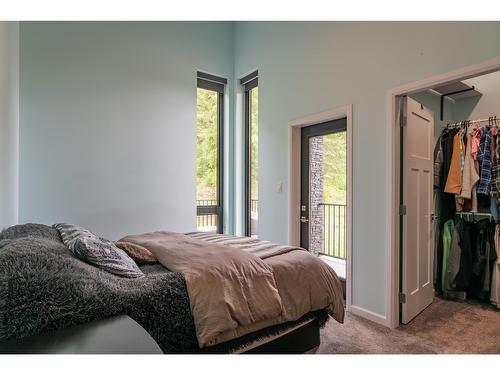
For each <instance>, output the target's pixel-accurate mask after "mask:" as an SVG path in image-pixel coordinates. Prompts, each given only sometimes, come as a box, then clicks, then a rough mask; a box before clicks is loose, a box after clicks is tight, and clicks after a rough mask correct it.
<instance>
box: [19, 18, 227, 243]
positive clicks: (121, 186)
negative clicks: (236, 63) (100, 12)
mask: <svg viewBox="0 0 500 375" xmlns="http://www.w3.org/2000/svg"><path fill="white" fill-rule="evenodd" d="M20 49H21V52H20V68H21V79H20V106H21V110H20V221H21V222H28V221H34V222H42V223H54V222H57V221H68V222H74V223H78V224H81V225H84V226H86V227H88V228H90V229H92V230H95V231H96V232H97V233H99V234H101V235H104V236H107V237H109V238H111V239H116V238H119V237H120V236H122V235H124V234H128V233H137V232H143V231H151V230H157V229H168V230H172V231H181V232H182V231H189V230H194V229H195V227H196V221H195V218H196V203H195V199H196V196H195V186H196V184H195V181H196V176H195V173H196V71H197V70H203V71H206V72H210V73H212V74H217V75H220V76H223V77H227V78H229V82H230V83H231V84H230V85H229V91H228V95H227V98H226V101H227V103H226V104H227V105H226V110H227V118H228V119H229V118H230V116H232V114H231V111H230V110H231V109H232V108H233V102H232V99H231V98H232V97H233V95H232V73H233V59H232V56H233V51H232V24H230V23H210V22H205V23H203V22H200V23H196V22H192V23H181V22H165V23H140V22H135V23H127V22H104V23H97V22H94V23H85V22H82V23H65V22H61V23H46V22H42V23H32V22H27V23H26V22H23V23H21V28H20ZM226 130H229V122H228V123H227V124H226ZM231 130H232V128H231ZM232 138H233V135H232V132H231V133H229V134H227V140H229V139H232ZM227 146H228V147H227V148H226V150H227V151H226V157H227V158H228V159H229V160H228V165H229V166H230V165H231V164H230V163H231V162H232V158H230V157H229V153H230V152H232V149H231V147H229V142H227ZM226 188H227V189H229V190H230V191H229V192H228V194H227V201H228V202H232V201H233V199H232V196H231V188H232V183H231V184H227V185H226ZM227 189H226V192H227ZM226 208H227V212H231V211H232V210H231V207H230V206H229V205H226ZM231 219H232V218H230V220H227V223H228V225H229V227H228V228H227V230H229V231H230V230H231V227H230V223H231V222H232V220H231Z"/></svg>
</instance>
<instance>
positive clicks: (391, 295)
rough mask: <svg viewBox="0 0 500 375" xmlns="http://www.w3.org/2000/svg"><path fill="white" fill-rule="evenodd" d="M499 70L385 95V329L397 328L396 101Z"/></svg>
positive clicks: (490, 65) (469, 72) (483, 66)
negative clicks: (386, 175) (387, 177)
mask: <svg viewBox="0 0 500 375" xmlns="http://www.w3.org/2000/svg"><path fill="white" fill-rule="evenodd" d="M498 70H500V58H495V59H492V60H488V61H486V62H483V63H480V64H475V65H471V66H468V67H464V68H460V69H456V70H452V71H450V72H448V73H444V74H440V75H436V76H433V77H430V78H426V79H423V80H420V81H416V82H412V83H409V84H406V85H402V86H399V87H395V88H393V89H390V90H389V91H388V92H387V98H386V99H387V102H386V104H387V107H386V110H387V134H388V137H389V139H388V141H389V147H387V155H386V157H387V167H388V170H389V185H388V189H387V202H388V207H387V214H388V218H387V219H388V223H389V225H388V226H387V241H388V244H389V249H388V252H387V260H386V267H387V286H386V287H387V298H386V312H387V313H386V315H387V322H386V325H387V326H389V327H391V328H396V327H397V326H398V325H399V302H398V294H399V276H400V275H399V212H398V205H399V126H398V124H397V113H396V111H397V103H396V100H397V97H398V96H401V95H408V94H412V93H415V92H418V91H423V90H427V89H430V88H432V87H436V86H440V85H444V84H447V83H451V82H455V81H461V80H464V79H468V78H472V77H476V76H479V75H484V74H488V73H492V72H495V71H498Z"/></svg>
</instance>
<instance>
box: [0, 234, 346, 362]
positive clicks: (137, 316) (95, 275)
mask: <svg viewBox="0 0 500 375" xmlns="http://www.w3.org/2000/svg"><path fill="white" fill-rule="evenodd" d="M154 233H156V234H146V237H148V236H153V237H154V236H158V233H161V232H154ZM164 233H168V232H164ZM144 235H145V234H141V235H136V236H135V237H134V236H127V237H126V238H125V239H127V240H135V241H136V242H138V243H142V244H144V242H142V240H143V239H144ZM170 238H171V239H173V240H175V241H178V239H179V238H181V239H182V240H183V241H187V242H186V243H189V244H192V243H194V244H195V245H197V246H198V249H212V250H213V249H217V250H218V251H219V250H221V249H222V250H223V251H229V250H230V249H232V251H231V252H230V253H229V252H228V253H227V254H234V253H238V252H244V253H246V254H249V255H248V256H247V255H245V256H244V257H248V258H249V259H250V260H251V262H253V263H252V264H261V263H265V266H266V267H268V268H270V269H272V278H273V280H275V282H276V286H275V289H276V291H277V294H278V296H279V297H278V298H279V299H281V301H280V302H279V304H278V305H279V306H280V311H279V314H278V315H276V314H275V315H276V316H274V315H268V316H267V317H268V318H269V317H271V318H270V319H264V321H262V320H259V319H260V318H259V316H258V314H259V313H260V312H261V310H263V311H266V310H269V311H272V310H273V309H271V308H267V306H268V305H269V306H270V305H271V304H272V303H273V304H275V301H272V303H268V304H266V305H263V304H261V305H257V307H258V309H257V310H258V311H257V315H256V317H257V318H256V319H257V321H249V322H250V323H252V324H245V323H248V322H246V318H247V317H246V316H244V315H241V311H240V312H238V311H232V310H231V311H230V313H231V316H233V315H234V317H235V321H236V323H237V325H238V327H233V328H234V329H230V330H228V331H227V332H218V331H217V335H215V336H213V337H210V338H209V337H208V336H206V335H205V336H204V335H201V334H200V332H201V328H200V327H203V326H201V325H200V321H201V320H200V316H201V317H203V318H204V319H205V318H206V319H208V320H207V321H206V322H205V323H206V326H208V327H209V328H210V327H211V325H212V324H215V325H217V324H219V322H221V321H222V319H220V318H218V317H217V314H218V311H216V310H213V313H212V310H210V308H209V307H207V308H204V305H203V303H205V302H204V300H203V297H204V296H203V294H205V291H204V290H203V289H201V294H202V296H201V297H200V298H198V300H199V301H201V303H198V305H196V303H195V301H196V300H197V297H194V295H193V289H192V285H196V283H194V284H193V281H192V278H191V276H192V275H190V274H189V272H187V273H186V272H185V270H184V269H182V268H181V269H182V271H183V272H175V271H174V270H172V268H175V267H176V265H175V262H174V263H173V266H171V267H166V266H165V265H164V264H163V263H158V264H152V265H145V266H140V269H141V270H142V272H143V273H144V275H145V277H142V278H137V279H127V278H122V277H118V276H116V275H113V274H110V273H109V272H106V271H103V270H101V269H99V268H98V267H95V266H92V265H90V264H87V263H85V262H83V261H81V260H80V259H78V258H76V257H75V256H74V255H73V254H72V253H71V252H69V251H68V248H67V247H66V246H65V245H64V243H63V242H62V241H61V238H60V236H59V233H58V231H57V230H56V229H54V228H52V227H49V226H45V225H41V224H25V225H19V226H15V227H11V228H8V229H7V230H5V231H3V232H2V234H0V340H3V341H5V340H9V339H13V338H20V337H25V336H30V335H34V334H38V333H42V332H46V331H51V330H57V329H59V328H64V327H69V326H72V325H76V324H80V323H86V322H91V321H96V320H99V319H103V318H106V317H111V316H117V315H129V316H130V317H131V318H133V319H134V320H135V321H136V322H138V323H139V324H140V325H141V326H142V327H144V328H145V329H146V330H147V331H148V332H149V333H150V334H151V336H152V337H153V338H154V339H155V341H156V342H157V343H158V344H159V345H160V347H161V349H162V350H163V352H165V353H244V352H245V353H253V352H256V353H257V352H264V353H299V352H305V351H307V350H309V349H311V348H312V347H314V346H317V345H318V344H319V327H320V326H321V325H322V324H324V323H325V322H326V321H327V319H328V316H329V315H330V316H333V317H334V318H335V319H336V320H338V321H340V322H342V320H343V316H344V306H343V302H342V297H341V296H342V288H341V286H340V282H339V281H338V278H337V277H336V276H335V274H334V272H333V270H331V271H330V270H329V269H327V268H324V267H323V266H321V265H320V264H323V262H321V261H320V260H319V259H317V258H316V257H314V256H313V255H311V254H309V253H308V252H306V251H305V250H303V249H300V248H291V247H287V246H282V245H277V244H272V243H270V242H266V241H258V240H253V239H248V238H242V237H235V236H223V235H206V234H202V233H188V234H185V235H181V234H173V236H172V235H171V236H170ZM161 239H162V241H163V239H164V237H161ZM162 241H160V242H162ZM176 243H177V242H176ZM146 245H147V244H146ZM181 245H182V243H181ZM181 245H179V246H180V247H179V251H180V250H181V249H184V248H183V247H182V246H184V245H182V246H181ZM168 246H172V242H170V243H168ZM153 251H155V255H158V251H160V258H161V251H163V250H162V249H160V250H158V249H155V248H153ZM185 251H186V252H187V254H188V255H189V251H193V249H191V250H189V249H188V248H186V250H185ZM256 254H259V255H260V256H259V255H256ZM230 256H232V255H230ZM181 258H182V256H181ZM222 258H224V259H225V256H224V257H222ZM256 258H258V259H259V260H258V261H257V263H255V262H256ZM295 258H296V259H295ZM176 259H177V258H176ZM301 259H302V260H301ZM304 259H305V260H306V261H304ZM235 262H236V261H235ZM259 262H260V263H259ZM230 263H231V264H232V263H234V262H230ZM201 264H202V263H201ZM284 264H286V265H288V264H292V265H293V267H295V268H294V270H295V271H294V275H293V274H289V275H288V276H287V273H286V272H285V271H283V270H284V269H285V268H286V267H285V268H283V265H284ZM308 264H309V265H310V264H314V265H315V266H314V267H319V268H318V270H319V273H320V274H321V277H320V279H319V280H317V281H315V280H313V278H312V277H309V279H311V280H310V281H307V280H308V278H307V277H300V270H301V268H302V269H305V268H304V267H308ZM200 267H201V266H200ZM238 267H239V266H238ZM280 267H282V268H283V270H282V271H279V268H280ZM209 268H210V267H207V269H209ZM212 268H213V267H212ZM194 269H196V267H194ZM200 269H201V270H202V273H204V271H203V268H202V267H201V268H200ZM238 269H239V268H238ZM307 269H309V268H307ZM332 272H333V273H332ZM245 277H247V275H246V273H245ZM260 279H261V278H260V277H258V278H256V279H248V280H250V282H252V283H253V282H255V281H256V280H258V281H259V282H260ZM186 280H187V282H186ZM325 280H326V284H327V285H326V286H324V285H323V286H321V285H320V284H325ZM245 282H246V281H245ZM317 283H320V284H317ZM190 285H191V289H190ZM315 288H318V290H314V289H315ZM321 288H324V289H323V290H321ZM264 289H265V287H263V288H255V290H256V291H259V293H260V292H262V290H264ZM271 289H272V288H271ZM229 290H230V289H229ZM190 292H191V295H190ZM297 292H298V294H299V296H296V297H294V295H295V294H297ZM245 293H247V295H246V296H245V297H247V298H250V299H251V298H253V296H252V294H253V293H254V292H253V291H252V290H251V288H250V290H247V291H246V292H245ZM248 293H250V295H249V294H248ZM262 293H263V292H262ZM301 293H306V295H307V298H305V299H304V300H307V299H308V298H309V299H310V300H311V301H313V303H312V302H311V301H308V302H307V301H305V302H304V301H302V299H301V300H298V299H297V300H294V298H300V294H301ZM232 296H233V295H232ZM314 301H315V302H314ZM249 303H250V304H251V302H249ZM258 303H260V302H259V301H258ZM303 303H305V305H304V306H302V307H300V308H299V305H301V304H303ZM195 306H198V307H197V308H195ZM231 308H232V307H231ZM236 310H237V309H236ZM274 310H275V309H274ZM306 310H307V311H306ZM200 311H201V313H200ZM255 311H256V310H252V311H251V312H250V315H253V314H254V313H255ZM238 313H240V315H238ZM214 314H215V315H214ZM244 320H245V321H244ZM240 323H241V324H240ZM255 323H257V324H255ZM240 325H241V326H240ZM209 331H210V330H209Z"/></svg>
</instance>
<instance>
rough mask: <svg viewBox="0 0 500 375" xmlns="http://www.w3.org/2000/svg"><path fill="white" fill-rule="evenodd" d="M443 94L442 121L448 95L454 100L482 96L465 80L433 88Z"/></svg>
mask: <svg viewBox="0 0 500 375" xmlns="http://www.w3.org/2000/svg"><path fill="white" fill-rule="evenodd" d="M432 90H433V91H435V92H436V93H437V94H438V95H440V96H441V117H440V118H441V121H443V112H444V98H445V97H448V98H451V99H453V100H460V99H466V98H474V97H477V96H481V95H483V94H481V93H480V92H479V91H478V90H476V88H475V87H474V86H470V85H468V84H466V83H463V82H460V81H459V82H453V83H449V84H446V85H443V86H438V87H435V88H433V89H432Z"/></svg>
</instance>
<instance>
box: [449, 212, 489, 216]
mask: <svg viewBox="0 0 500 375" xmlns="http://www.w3.org/2000/svg"><path fill="white" fill-rule="evenodd" d="M455 213H456V214H457V215H474V216H493V215H492V214H490V213H489V212H455Z"/></svg>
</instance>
